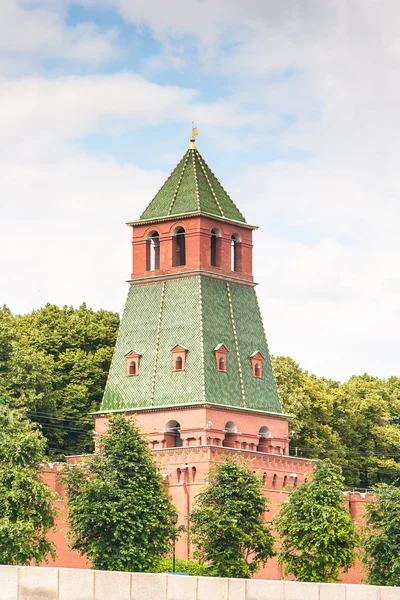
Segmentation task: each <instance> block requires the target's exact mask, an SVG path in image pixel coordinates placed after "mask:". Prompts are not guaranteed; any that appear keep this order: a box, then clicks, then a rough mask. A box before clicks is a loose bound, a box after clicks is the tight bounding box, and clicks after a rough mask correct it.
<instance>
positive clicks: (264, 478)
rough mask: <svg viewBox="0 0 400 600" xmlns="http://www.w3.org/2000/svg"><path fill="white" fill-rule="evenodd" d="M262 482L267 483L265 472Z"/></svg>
mask: <svg viewBox="0 0 400 600" xmlns="http://www.w3.org/2000/svg"><path fill="white" fill-rule="evenodd" d="M262 482H263V484H264V485H265V484H266V483H267V474H266V473H263V477H262Z"/></svg>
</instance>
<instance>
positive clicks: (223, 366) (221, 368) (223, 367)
mask: <svg viewBox="0 0 400 600" xmlns="http://www.w3.org/2000/svg"><path fill="white" fill-rule="evenodd" d="M218 370H219V371H226V361H225V358H224V357H223V356H221V358H220V359H219V361H218Z"/></svg>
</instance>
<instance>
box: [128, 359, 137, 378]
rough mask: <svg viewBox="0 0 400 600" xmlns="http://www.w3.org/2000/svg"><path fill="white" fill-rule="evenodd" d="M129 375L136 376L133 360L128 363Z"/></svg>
mask: <svg viewBox="0 0 400 600" xmlns="http://www.w3.org/2000/svg"><path fill="white" fill-rule="evenodd" d="M129 375H136V362H135V361H134V360H132V361H131V362H130V363H129Z"/></svg>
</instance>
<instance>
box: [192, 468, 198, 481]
mask: <svg viewBox="0 0 400 600" xmlns="http://www.w3.org/2000/svg"><path fill="white" fill-rule="evenodd" d="M196 472H197V469H196V467H192V481H193V483H194V482H195V481H196Z"/></svg>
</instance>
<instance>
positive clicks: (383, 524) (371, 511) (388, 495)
mask: <svg viewBox="0 0 400 600" xmlns="http://www.w3.org/2000/svg"><path fill="white" fill-rule="evenodd" d="M374 495H375V499H374V500H373V501H371V502H367V503H366V505H365V516H366V520H367V525H366V527H365V529H364V532H363V536H362V547H363V562H364V565H365V567H366V570H367V581H368V583H370V584H372V585H393V586H400V488H398V487H395V486H394V485H388V484H384V483H381V484H378V485H377V486H375V488H374Z"/></svg>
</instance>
